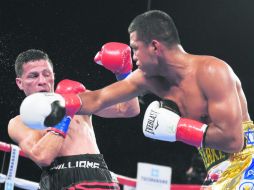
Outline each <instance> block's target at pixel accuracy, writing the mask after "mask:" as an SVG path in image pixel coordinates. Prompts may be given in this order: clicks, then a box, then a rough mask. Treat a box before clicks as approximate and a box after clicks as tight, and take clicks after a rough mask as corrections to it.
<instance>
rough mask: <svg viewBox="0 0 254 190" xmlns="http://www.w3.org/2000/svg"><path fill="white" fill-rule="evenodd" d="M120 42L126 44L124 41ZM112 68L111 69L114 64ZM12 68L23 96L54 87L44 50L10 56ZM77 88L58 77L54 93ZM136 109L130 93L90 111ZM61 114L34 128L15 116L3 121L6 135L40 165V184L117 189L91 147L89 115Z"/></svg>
mask: <svg viewBox="0 0 254 190" xmlns="http://www.w3.org/2000/svg"><path fill="white" fill-rule="evenodd" d="M118 45H119V44H118ZM120 45H121V44H120ZM123 46H124V47H125V48H126V47H127V48H129V47H128V46H127V45H123ZM124 47H123V48H124ZM118 49H119V48H117V50H118ZM119 53H120V54H119V55H118V56H120V57H121V53H122V52H119ZM130 60H131V59H129V62H126V64H128V65H126V66H125V67H128V68H129V70H127V71H126V73H130V72H131V69H132V65H131V61H130ZM115 64H118V63H115ZM119 64H120V65H119V68H120V67H122V61H120V62H119ZM115 67H116V68H117V66H116V65H115ZM15 71H16V75H17V78H16V83H17V85H18V87H19V88H20V89H21V90H22V91H24V93H25V94H26V96H29V95H31V94H39V93H37V92H53V91H54V72H53V64H52V62H51V60H50V59H49V57H48V55H47V54H46V53H44V52H42V51H40V50H34V49H31V50H27V51H25V52H22V53H21V54H19V55H18V57H17V59H16V62H15ZM126 73H121V72H120V73H117V74H118V77H119V76H120V75H121V74H124V76H127V74H126ZM83 91H86V88H85V87H84V86H83V85H82V84H81V83H79V82H76V81H72V80H67V79H65V80H62V81H61V82H59V84H58V85H57V87H56V91H55V92H56V93H61V94H76V93H78V92H83ZM37 109H38V108H36V107H34V105H30V106H29V110H30V111H32V112H36V111H38V110H37ZM138 113H139V104H138V101H137V98H134V99H132V100H130V101H128V102H125V103H121V104H117V105H114V106H111V107H108V108H105V109H104V110H101V111H100V112H97V113H96V115H99V116H101V117H132V116H135V115H137V114H138ZM67 114H68V115H66V116H65V117H64V119H63V120H62V121H61V122H60V123H57V124H55V125H54V126H48V127H44V128H40V129H39V128H38V127H39V126H35V125H32V124H31V125H28V126H26V125H25V124H24V123H23V122H22V121H21V118H20V115H18V116H16V117H15V118H13V119H11V120H10V122H9V126H8V133H9V135H10V137H11V138H12V139H13V140H14V141H15V142H17V143H18V144H19V146H20V147H21V149H22V150H23V151H24V152H25V154H26V155H27V156H28V157H29V158H31V159H32V160H33V161H34V162H35V163H36V164H37V165H39V166H40V167H41V168H42V170H43V172H42V175H41V180H40V188H41V189H42V190H53V189H55V190H60V189H91V190H92V189H96V190H99V189H101V190H102V189H107V190H109V189H119V186H118V184H117V180H116V179H115V177H114V176H113V175H112V174H111V173H110V171H109V170H108V168H107V165H106V163H105V161H104V159H103V155H102V154H100V151H99V149H98V147H97V144H96V138H95V134H94V130H93V125H92V121H91V119H92V118H91V115H83V116H76V115H74V116H73V114H72V113H70V112H67ZM71 118H72V120H71V122H70V119H71ZM69 123H70V124H69Z"/></svg>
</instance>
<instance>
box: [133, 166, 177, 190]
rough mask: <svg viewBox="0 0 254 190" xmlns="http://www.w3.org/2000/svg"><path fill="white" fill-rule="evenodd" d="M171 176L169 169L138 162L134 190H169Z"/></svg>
mask: <svg viewBox="0 0 254 190" xmlns="http://www.w3.org/2000/svg"><path fill="white" fill-rule="evenodd" d="M171 176H172V169H171V167H168V166H161V165H155V164H149V163H143V162H139V163H138V172H137V186H136V190H144V189H145V190H157V189H159V190H169V188H170V184H171Z"/></svg>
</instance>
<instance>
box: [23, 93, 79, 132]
mask: <svg viewBox="0 0 254 190" xmlns="http://www.w3.org/2000/svg"><path fill="white" fill-rule="evenodd" d="M80 107H81V100H80V98H79V97H78V96H77V95H75V94H63V95H60V94H56V93H34V94H32V95H30V96H27V97H26V98H25V99H24V100H23V102H22V104H21V106H20V116H21V119H22V121H23V123H24V124H25V125H27V126H29V127H30V128H34V129H44V128H45V127H53V126H55V125H57V124H58V123H59V122H61V121H62V119H63V118H64V117H65V116H66V115H67V116H73V115H74V114H75V113H76V112H77V111H78V110H79V109H80Z"/></svg>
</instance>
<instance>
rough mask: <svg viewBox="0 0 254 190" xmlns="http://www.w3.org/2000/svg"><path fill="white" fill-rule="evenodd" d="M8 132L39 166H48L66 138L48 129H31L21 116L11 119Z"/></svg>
mask: <svg viewBox="0 0 254 190" xmlns="http://www.w3.org/2000/svg"><path fill="white" fill-rule="evenodd" d="M8 133H9V136H10V137H11V139H12V140H13V141H15V142H16V143H17V144H18V145H19V146H20V148H21V149H22V151H23V152H24V153H25V154H26V155H27V156H28V157H29V158H30V159H31V160H33V161H34V162H35V163H36V164H38V165H39V166H47V165H50V163H51V162H52V161H53V160H54V159H55V157H56V156H57V154H58V152H59V151H60V148H61V146H62V143H63V141H64V138H63V137H62V136H60V135H57V134H54V133H51V132H47V131H46V130H34V129H30V128H28V127H27V126H25V125H24V124H23V122H22V121H21V119H20V116H17V117H15V118H13V119H11V120H10V122H9V124H8Z"/></svg>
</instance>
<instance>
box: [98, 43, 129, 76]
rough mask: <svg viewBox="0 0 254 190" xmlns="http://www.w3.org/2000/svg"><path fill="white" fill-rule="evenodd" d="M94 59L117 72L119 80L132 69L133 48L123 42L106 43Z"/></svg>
mask: <svg viewBox="0 0 254 190" xmlns="http://www.w3.org/2000/svg"><path fill="white" fill-rule="evenodd" d="M94 61H95V62H96V63H97V64H99V65H103V66H104V67H105V68H106V69H108V70H110V71H112V72H113V73H114V74H116V76H117V79H118V80H121V79H123V78H125V77H127V76H128V74H130V73H131V71H132V59H131V48H130V47H129V46H128V45H126V44H123V43H119V42H109V43H106V44H104V45H103V46H102V48H101V51H99V52H98V53H97V54H96V55H95V57H94Z"/></svg>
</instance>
